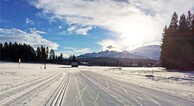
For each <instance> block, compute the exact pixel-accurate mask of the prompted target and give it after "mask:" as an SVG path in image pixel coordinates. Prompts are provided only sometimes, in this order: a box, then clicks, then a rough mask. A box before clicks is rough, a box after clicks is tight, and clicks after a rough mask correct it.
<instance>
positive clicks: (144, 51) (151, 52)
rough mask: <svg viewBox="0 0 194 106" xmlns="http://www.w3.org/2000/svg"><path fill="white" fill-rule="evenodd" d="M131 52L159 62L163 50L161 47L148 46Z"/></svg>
mask: <svg viewBox="0 0 194 106" xmlns="http://www.w3.org/2000/svg"><path fill="white" fill-rule="evenodd" d="M130 52H131V53H132V54H134V55H140V56H143V57H148V58H150V59H154V60H159V58H160V52H161V48H160V45H148V46H142V47H139V48H136V49H135V50H132V51H130Z"/></svg>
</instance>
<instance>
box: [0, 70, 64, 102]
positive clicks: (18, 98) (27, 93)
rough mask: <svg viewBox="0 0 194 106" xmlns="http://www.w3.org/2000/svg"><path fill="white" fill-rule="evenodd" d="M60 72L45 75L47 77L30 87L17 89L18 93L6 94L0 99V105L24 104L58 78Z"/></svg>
mask: <svg viewBox="0 0 194 106" xmlns="http://www.w3.org/2000/svg"><path fill="white" fill-rule="evenodd" d="M60 76H61V73H56V74H53V75H52V76H50V78H48V77H47V79H45V80H43V81H41V82H38V83H36V84H34V85H32V86H30V87H27V88H23V90H19V92H18V93H15V94H12V95H11V96H8V97H6V98H4V99H2V100H1V101H0V105H6V106H7V105H9V106H10V105H13V106H14V105H15V104H20V105H21V104H26V103H27V102H28V101H30V100H31V99H32V98H33V97H35V96H36V95H37V94H38V93H40V92H41V91H43V90H44V89H45V88H46V87H47V86H49V85H50V84H51V83H53V81H55V80H57V79H58V78H60Z"/></svg>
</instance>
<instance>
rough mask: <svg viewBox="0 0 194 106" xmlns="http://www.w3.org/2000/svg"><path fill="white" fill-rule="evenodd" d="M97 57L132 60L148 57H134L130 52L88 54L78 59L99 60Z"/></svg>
mask: <svg viewBox="0 0 194 106" xmlns="http://www.w3.org/2000/svg"><path fill="white" fill-rule="evenodd" d="M97 57H111V58H130V59H147V57H144V56H139V55H134V54H132V53H130V52H128V51H122V52H118V51H108V50H107V51H101V52H98V53H86V54H83V55H80V56H78V58H97Z"/></svg>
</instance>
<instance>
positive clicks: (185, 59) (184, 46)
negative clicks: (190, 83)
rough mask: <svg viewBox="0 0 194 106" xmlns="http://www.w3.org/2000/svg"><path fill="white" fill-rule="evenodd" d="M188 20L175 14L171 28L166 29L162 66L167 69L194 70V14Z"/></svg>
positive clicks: (161, 58)
mask: <svg viewBox="0 0 194 106" xmlns="http://www.w3.org/2000/svg"><path fill="white" fill-rule="evenodd" d="M188 14H189V15H188V16H187V18H186V17H185V15H184V14H183V15H181V16H180V20H179V24H177V23H178V20H177V19H178V18H177V17H178V15H177V14H176V13H174V14H173V16H172V19H171V23H170V25H169V27H168V28H167V27H165V29H164V33H163V39H162V41H163V43H162V45H161V49H162V51H161V56H160V62H161V66H163V67H166V68H167V69H178V70H194V46H193V45H194V36H193V35H194V33H193V32H192V29H191V26H192V27H193V24H190V23H191V22H193V20H194V19H192V20H190V19H191V18H190V17H191V16H193V15H192V14H190V12H189V13H188Z"/></svg>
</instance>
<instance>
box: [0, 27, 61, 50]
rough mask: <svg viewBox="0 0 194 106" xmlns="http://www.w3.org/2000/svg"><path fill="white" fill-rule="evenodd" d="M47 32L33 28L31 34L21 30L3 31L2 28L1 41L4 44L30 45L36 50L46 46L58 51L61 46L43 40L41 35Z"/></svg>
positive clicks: (0, 31) (0, 30)
mask: <svg viewBox="0 0 194 106" xmlns="http://www.w3.org/2000/svg"><path fill="white" fill-rule="evenodd" d="M44 33H45V32H43V31H39V30H37V29H35V28H31V29H30V32H29V33H28V32H25V31H22V30H20V29H15V28H11V29H3V28H0V38H1V39H0V41H1V42H2V43H4V42H17V43H26V44H30V45H31V46H33V47H34V48H36V47H38V46H41V45H44V46H47V47H49V48H51V49H57V48H58V47H59V45H58V44H57V43H55V42H51V41H49V40H47V39H45V38H43V37H42V36H41V35H40V34H44Z"/></svg>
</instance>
